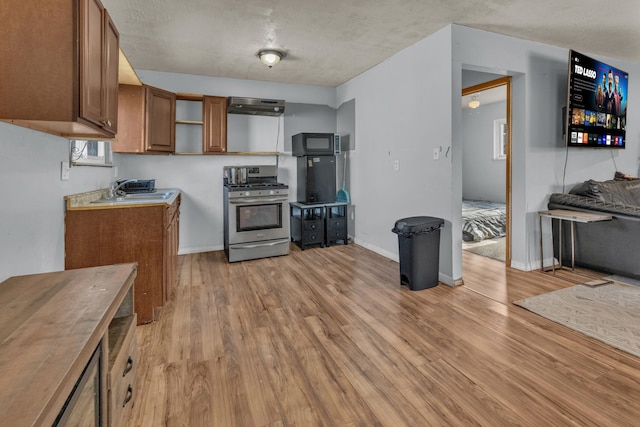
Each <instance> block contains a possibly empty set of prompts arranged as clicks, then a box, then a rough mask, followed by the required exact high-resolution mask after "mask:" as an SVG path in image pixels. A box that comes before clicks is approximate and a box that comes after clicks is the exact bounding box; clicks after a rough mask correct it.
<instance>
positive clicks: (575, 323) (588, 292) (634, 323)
mask: <svg viewBox="0 0 640 427" xmlns="http://www.w3.org/2000/svg"><path fill="white" fill-rule="evenodd" d="M514 304H516V305H519V306H520V307H524V308H526V309H527V310H529V311H531V312H533V313H536V314H538V315H540V316H542V317H545V318H547V319H549V320H552V321H554V322H557V323H560V324H562V325H565V326H567V327H569V328H571V329H574V330H576V331H578V332H582V333H583V334H585V335H588V336H590V337H592V338H595V339H597V340H600V341H602V342H604V343H607V344H609V345H611V346H613V347H615V348H618V349H620V350H623V351H626V352H628V353H631V354H633V355H635V356H638V357H640V288H639V287H636V286H629V285H623V284H616V283H613V284H609V285H602V286H597V287H590V286H584V285H576V286H571V287H569V288H564V289H560V290H557V291H553V292H548V293H546V294H542V295H538V296H535V297H531V298H526V299H523V300H520V301H514Z"/></svg>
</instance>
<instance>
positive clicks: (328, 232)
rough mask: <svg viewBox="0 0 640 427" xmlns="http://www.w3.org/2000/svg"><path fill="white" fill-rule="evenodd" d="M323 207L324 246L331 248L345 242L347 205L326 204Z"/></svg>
mask: <svg viewBox="0 0 640 427" xmlns="http://www.w3.org/2000/svg"><path fill="white" fill-rule="evenodd" d="M324 207H325V211H324V213H325V224H324V228H325V245H327V246H333V245H336V244H338V243H342V244H343V245H346V244H347V243H348V242H347V204H346V203H327V204H325V205H324Z"/></svg>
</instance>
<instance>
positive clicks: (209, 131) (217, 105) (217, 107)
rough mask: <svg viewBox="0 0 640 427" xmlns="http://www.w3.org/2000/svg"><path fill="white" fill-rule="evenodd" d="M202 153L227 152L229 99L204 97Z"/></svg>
mask: <svg viewBox="0 0 640 427" xmlns="http://www.w3.org/2000/svg"><path fill="white" fill-rule="evenodd" d="M202 126H203V127H202V140H203V141H202V151H203V152H205V153H226V152H227V98H226V97H223V96H204V97H203V101H202Z"/></svg>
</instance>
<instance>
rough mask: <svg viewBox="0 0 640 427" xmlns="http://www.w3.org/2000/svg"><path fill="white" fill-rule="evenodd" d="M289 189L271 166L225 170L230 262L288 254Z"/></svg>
mask: <svg viewBox="0 0 640 427" xmlns="http://www.w3.org/2000/svg"><path fill="white" fill-rule="evenodd" d="M289 242H290V238H289V187H288V186H287V185H285V184H282V183H279V182H278V168H277V166H271V165H257V166H225V167H224V251H225V253H226V254H227V259H228V260H229V262H235V261H244V260H249V259H256V258H265V257H272V256H279V255H287V254H289Z"/></svg>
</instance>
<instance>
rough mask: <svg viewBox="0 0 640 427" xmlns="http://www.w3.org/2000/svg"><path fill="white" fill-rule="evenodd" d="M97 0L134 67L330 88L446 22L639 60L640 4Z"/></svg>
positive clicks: (582, 0) (575, 0) (621, 0)
mask: <svg viewBox="0 0 640 427" xmlns="http://www.w3.org/2000/svg"><path fill="white" fill-rule="evenodd" d="M102 2H103V4H104V5H105V7H106V8H107V9H108V10H109V13H110V14H111V16H112V18H113V20H114V21H115V23H116V26H117V28H118V30H119V31H120V47H121V48H122V50H123V51H124V52H125V54H126V55H127V57H128V58H129V61H130V62H131V64H132V65H133V67H134V68H135V69H145V70H156V71H167V72H175V73H187V74H198V75H206V76H216V77H231V78H238V79H250V80H263V81H273V82H282V83H298V84H312V85H322V86H330V87H334V86H337V85H339V84H341V83H344V82H345V81H347V80H349V79H351V78H352V77H355V76H357V75H358V74H360V73H362V72H364V71H366V70H367V69H369V68H371V67H373V66H374V65H376V64H378V63H380V62H382V61H384V60H385V59H386V58H388V57H390V56H391V55H393V54H394V53H396V52H398V51H400V50H402V49H403V48H405V47H407V46H410V45H412V44H414V43H416V42H417V41H419V40H421V39H423V38H425V37H426V36H428V35H430V34H432V33H434V32H436V31H438V30H439V29H441V28H443V27H445V26H446V25H448V24H451V23H456V24H460V25H466V26H469V27H473V28H480V29H484V30H487V31H492V32H495V33H500V34H505V35H510V36H514V37H518V38H523V39H528V40H533V41H538V42H541V43H545V44H550V45H554V46H560V47H565V48H572V49H575V50H578V51H581V52H585V53H593V54H599V55H603V56H608V57H612V58H619V59H624V60H627V61H630V62H634V63H639V62H640V25H638V20H639V19H640V1H638V0H616V1H602V0H599V1H594V0H536V1H532V0H387V1H383V0H351V1H349V0H346V1H345V0H323V1H318V0H314V1H310V0H242V1H238V0H180V1H177V0H134V1H125V0H102ZM263 48H275V49H279V50H281V51H283V52H285V53H286V54H287V57H286V58H285V59H284V60H283V61H282V62H281V63H280V64H279V65H277V66H275V67H273V68H272V69H269V68H267V67H266V66H265V65H263V64H262V63H261V62H260V61H259V60H258V58H257V57H256V53H257V52H258V51H259V50H260V49H263Z"/></svg>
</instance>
